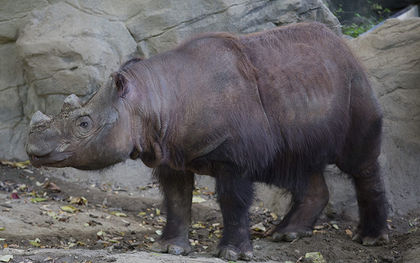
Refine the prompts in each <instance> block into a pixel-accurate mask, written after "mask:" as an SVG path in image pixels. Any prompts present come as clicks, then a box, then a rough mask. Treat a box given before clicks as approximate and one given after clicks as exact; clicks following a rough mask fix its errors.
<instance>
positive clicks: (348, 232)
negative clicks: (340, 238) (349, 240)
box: [346, 229, 353, 237]
mask: <svg viewBox="0 0 420 263" xmlns="http://www.w3.org/2000/svg"><path fill="white" fill-rule="evenodd" d="M346 235H348V236H349V237H353V232H351V230H350V229H346Z"/></svg>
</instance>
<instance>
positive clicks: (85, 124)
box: [76, 116, 92, 132]
mask: <svg viewBox="0 0 420 263" xmlns="http://www.w3.org/2000/svg"><path fill="white" fill-rule="evenodd" d="M76 125H77V126H78V127H79V128H80V129H81V130H80V132H87V131H89V130H90V128H91V127H92V120H91V119H90V117H89V116H81V117H79V119H78V120H77V122H76Z"/></svg>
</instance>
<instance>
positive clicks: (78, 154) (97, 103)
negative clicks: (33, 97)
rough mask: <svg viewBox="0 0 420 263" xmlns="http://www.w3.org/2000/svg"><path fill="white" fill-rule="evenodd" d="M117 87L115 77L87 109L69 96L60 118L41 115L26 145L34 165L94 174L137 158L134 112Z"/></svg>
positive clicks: (38, 112) (33, 120)
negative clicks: (68, 167)
mask: <svg viewBox="0 0 420 263" xmlns="http://www.w3.org/2000/svg"><path fill="white" fill-rule="evenodd" d="M115 83H116V80H115V75H114V76H113V77H112V78H111V79H110V81H109V82H108V84H107V85H106V86H105V87H104V88H101V89H100V90H99V91H98V92H97V93H96V94H95V95H94V96H93V97H92V98H91V99H90V100H89V101H88V102H86V103H85V104H84V105H82V103H81V102H80V100H79V98H78V97H77V96H76V95H70V96H68V97H67V98H66V99H65V101H64V104H63V107H62V109H61V112H60V113H59V114H58V115H56V116H53V117H50V116H47V115H45V114H43V113H41V112H40V111H37V112H36V113H35V114H34V115H33V117H32V119H31V122H30V128H29V134H28V140H27V144H26V152H27V154H28V156H29V159H30V161H31V163H32V164H33V165H34V166H36V167H39V166H53V167H67V166H70V167H75V168H78V169H84V170H90V169H100V168H103V167H106V166H109V165H112V164H115V163H117V162H120V161H123V160H125V159H127V158H129V157H130V156H131V157H132V158H135V157H136V156H137V155H138V153H139V145H138V143H136V138H134V136H133V125H134V124H133V121H132V119H133V116H132V114H133V110H132V107H131V106H130V105H129V103H127V100H126V98H125V97H124V96H123V92H124V91H123V90H121V88H118V87H117V88H116V87H115V85H116V84H115Z"/></svg>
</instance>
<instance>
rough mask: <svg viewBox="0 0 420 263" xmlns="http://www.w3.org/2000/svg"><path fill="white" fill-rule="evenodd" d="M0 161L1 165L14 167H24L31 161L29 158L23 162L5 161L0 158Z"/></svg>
mask: <svg viewBox="0 0 420 263" xmlns="http://www.w3.org/2000/svg"><path fill="white" fill-rule="evenodd" d="M0 163H1V164H2V165H7V166H10V167H14V168H22V169H23V168H26V167H27V166H28V165H30V164H31V162H30V161H29V160H27V161H24V162H11V161H6V160H2V161H0Z"/></svg>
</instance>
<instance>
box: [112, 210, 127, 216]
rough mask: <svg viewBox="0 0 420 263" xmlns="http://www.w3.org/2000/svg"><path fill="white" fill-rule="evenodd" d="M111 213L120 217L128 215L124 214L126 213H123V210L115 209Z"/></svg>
mask: <svg viewBox="0 0 420 263" xmlns="http://www.w3.org/2000/svg"><path fill="white" fill-rule="evenodd" d="M111 215H114V216H119V217H127V215H126V214H124V213H122V212H117V211H113V212H111Z"/></svg>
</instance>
